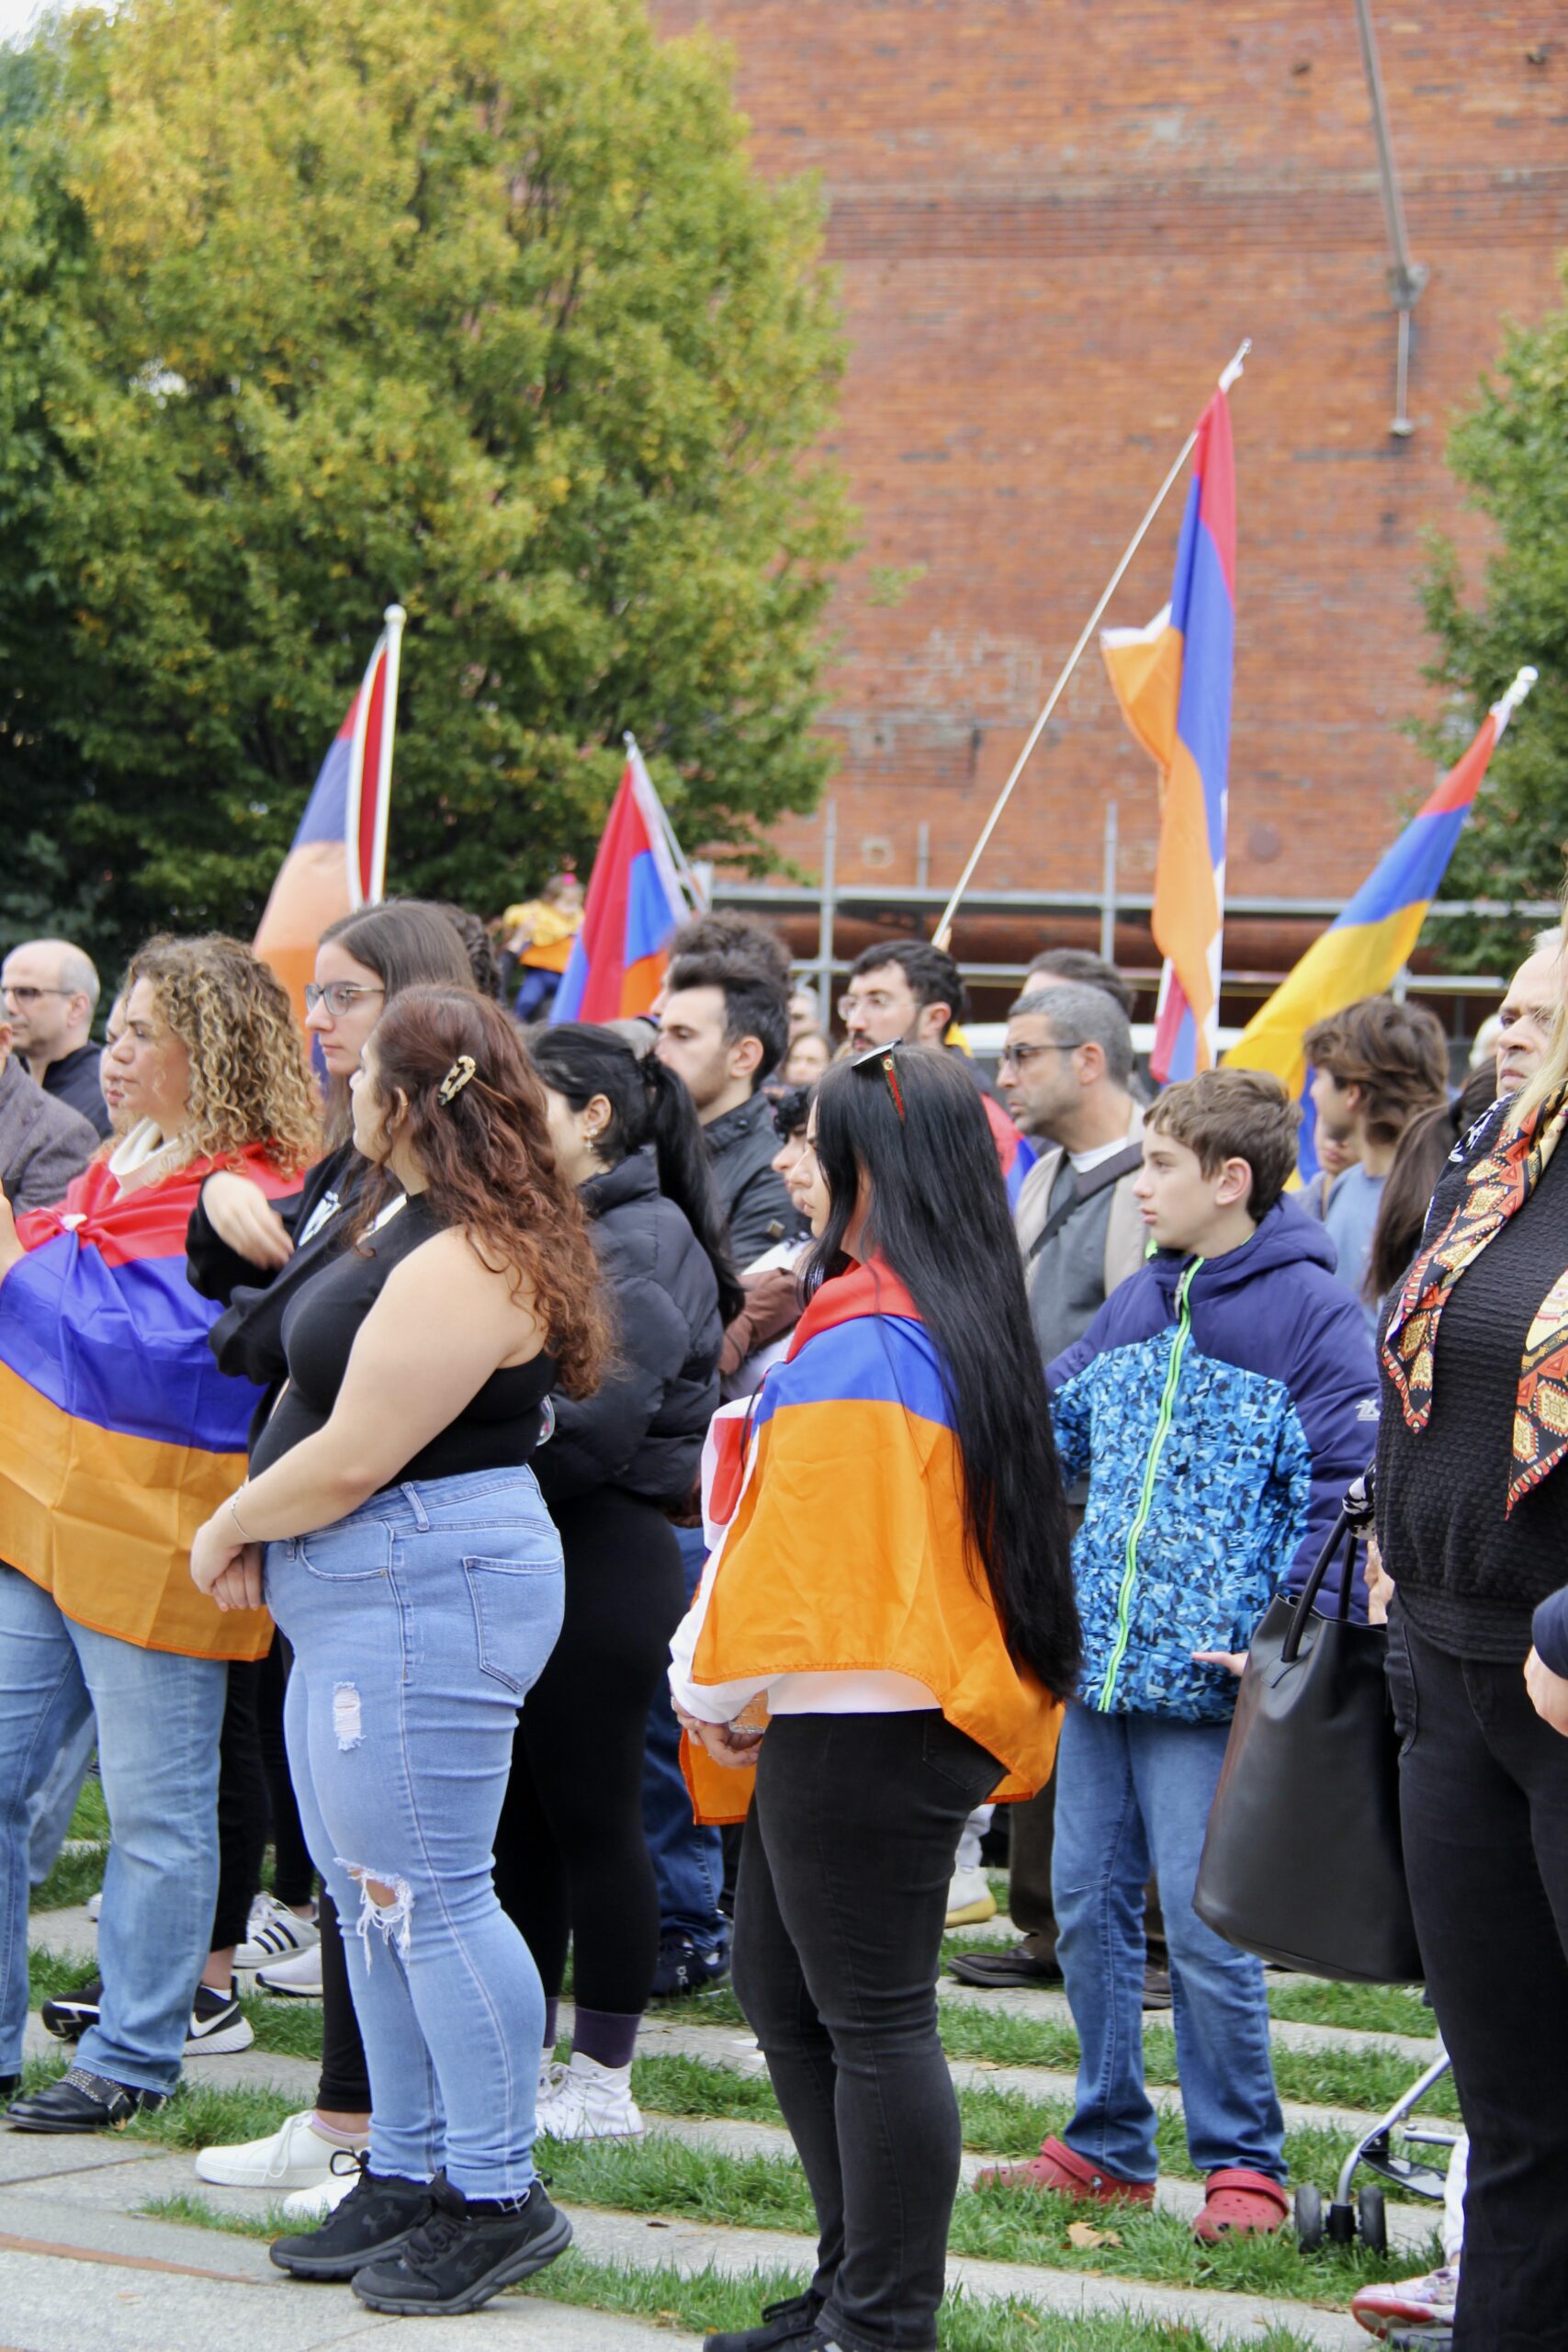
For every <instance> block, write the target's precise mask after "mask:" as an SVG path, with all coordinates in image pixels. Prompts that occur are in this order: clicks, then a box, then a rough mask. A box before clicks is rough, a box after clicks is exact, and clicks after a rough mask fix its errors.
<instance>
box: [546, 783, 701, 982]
mask: <svg viewBox="0 0 1568 2352" xmlns="http://www.w3.org/2000/svg"><path fill="white" fill-rule="evenodd" d="M696 897H697V893H696V886H695V884H694V881H693V879H692V875H691V869H690V867H689V866H688V865H686V862H685V860H684V858H682V855H681V852H680V848H679V845H678V844H677V842H676V840H675V836H674V834H673V833H672V832H671V829H670V820H669V819H668V817H666V815H665V814H664V810H663V809H662V807H661V806H660V798H659V795H658V793H657V792H655V790H654V788H653V780H652V778H651V777H650V776H649V773H648V769H647V767H646V766H645V765H644V763H643V756H642V753H641V752H639V751H638V750H637V745H636V743H635V742H633V741H631V739H630V737H629V736H628V738H627V739H626V766H625V768H624V769H623V770H622V773H621V781H620V786H619V788H618V790H617V791H616V794H615V799H614V801H613V802H612V803H611V806H610V820H609V822H608V824H607V825H606V826H605V828H604V838H603V840H602V841H601V842H600V843H599V849H598V853H597V854H596V856H595V857H594V860H593V871H592V874H591V875H590V876H589V878H588V896H587V899H586V901H585V903H584V907H583V914H582V928H581V931H580V932H579V933H578V934H577V937H576V939H575V940H574V941H573V943H572V950H571V959H570V962H569V964H568V965H567V967H566V975H565V978H563V979H562V981H561V984H560V986H559V988H558V989H557V990H556V993H555V1000H554V1002H553V1003H552V1004H551V1007H550V1019H551V1021H552V1022H556V1021H618V1020H620V1019H622V1018H623V1017H624V1016H626V1015H627V1014H629V1013H635V1012H648V1011H649V1008H650V1007H651V1006H652V1004H653V1001H654V1000H655V998H656V997H657V996H658V994H659V990H660V986H661V984H662V982H663V978H664V949H665V944H666V943H667V942H668V940H669V937H670V934H671V932H672V931H673V930H674V929H675V927H676V925H677V923H679V922H682V919H683V918H684V917H685V916H686V915H688V914H690V913H691V911H692V910H693V908H694V904H695V902H696Z"/></svg>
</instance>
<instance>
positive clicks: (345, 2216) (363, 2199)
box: [272, 2163, 435, 2279]
mask: <svg viewBox="0 0 1568 2352" xmlns="http://www.w3.org/2000/svg"><path fill="white" fill-rule="evenodd" d="M434 2211H435V2198H434V2192H433V2190H432V2188H431V2185H430V2183H429V2181H428V2180H403V2179H400V2177H399V2176H398V2175H397V2174H396V2173H389V2174H388V2175H387V2176H386V2177H385V2178H384V2179H383V2178H381V2177H378V2175H377V2174H375V2173H373V2172H372V2171H371V2170H370V2169H369V2167H368V2165H365V2164H363V2163H362V2164H361V2165H360V2167H359V2178H358V2179H357V2180H356V2181H355V2184H354V2187H353V2188H351V2189H350V2190H349V2192H348V2195H347V2196H346V2197H345V2198H344V2200H343V2203H342V2204H341V2205H339V2206H337V2207H336V2208H335V2209H334V2211H332V2212H331V2213H329V2214H328V2215H327V2218H326V2220H325V2221H324V2222H322V2223H321V2228H320V2229H319V2230H307V2231H306V2232H305V2233H303V2235H302V2236H300V2237H297V2238H275V2239H274V2240H273V2243H272V2258H273V2260H274V2262H276V2265H277V2267H278V2268H279V2269H280V2270H287V2271H288V2275H289V2277H290V2278H330V2279H344V2278H353V2277H354V2275H355V2272H356V2271H359V2270H363V2269H364V2267H365V2265H366V2264H367V2262H376V2261H378V2260H379V2259H380V2258H381V2257H382V2256H384V2255H391V2254H396V2253H397V2251H398V2248H399V2247H400V2245H402V2243H403V2241H404V2240H405V2238H407V2237H408V2236H409V2235H410V2234H411V2233H412V2232H413V2231H414V2230H417V2229H418V2227H419V2225H420V2223H421V2222H428V2221H429V2219H430V2217H431V2215H432V2214H433V2213H434Z"/></svg>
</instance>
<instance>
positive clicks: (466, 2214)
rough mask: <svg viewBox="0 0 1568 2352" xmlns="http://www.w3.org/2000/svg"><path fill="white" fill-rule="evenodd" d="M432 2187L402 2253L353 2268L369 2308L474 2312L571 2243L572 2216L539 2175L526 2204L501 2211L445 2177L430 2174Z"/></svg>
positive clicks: (416, 2312)
mask: <svg viewBox="0 0 1568 2352" xmlns="http://www.w3.org/2000/svg"><path fill="white" fill-rule="evenodd" d="M433 2193H434V2198H435V2204H436V2210H435V2212H434V2214H433V2215H432V2217H431V2219H430V2220H429V2221H428V2222H423V2223H422V2224H421V2226H420V2227H419V2228H418V2229H417V2230H415V2231H413V2232H412V2233H411V2235H410V2237H409V2238H408V2240H407V2243H406V2244H405V2245H404V2246H403V2249H402V2251H401V2253H400V2254H397V2255H394V2256H392V2257H391V2259H390V2260H389V2261H383V2262H376V2263H372V2264H371V2265H370V2266H369V2267H367V2268H366V2269H364V2270H359V2271H356V2272H355V2278H354V2291H355V2294H356V2295H357V2296H358V2298H359V2300H360V2301H361V2302H362V2303H365V2304H367V2305H368V2307H369V2308H370V2310H371V2311H373V2312H410V2313H412V2314H414V2315H425V2314H428V2315H430V2316H432V2317H436V2316H440V2315H442V2314H444V2313H446V2312H477V2311H478V2310H479V2305H480V2304H481V2303H488V2302H489V2301H490V2299H491V2296H492V2295H498V2294H499V2293H500V2292H501V2290H502V2288H503V2287H511V2286H514V2285H515V2284H516V2282H517V2280H518V2279H519V2278H530V2277H531V2276H532V2274H533V2273H534V2272H535V2271H536V2270H542V2269H543V2268H544V2267H545V2265H546V2264H547V2262H553V2261H554V2260H555V2258H556V2256H557V2255H558V2254H564V2253H565V2252H566V2249H567V2247H568V2246H569V2245H570V2244H571V2223H570V2222H569V2221H568V2220H567V2218H566V2215H565V2214H564V2213H562V2212H560V2211H558V2209H557V2208H556V2207H555V2206H554V2205H552V2204H551V2203H550V2200H549V2199H548V2198H547V2196H546V2194H545V2192H544V2189H543V2188H542V2187H541V2186H540V2184H539V2182H538V2181H536V2182H535V2183H534V2186H533V2188H531V2189H530V2190H529V2191H528V2197H527V2201H526V2202H525V2204H522V2205H518V2206H513V2207H511V2208H509V2209H504V2210H502V2211H497V2210H496V2209H495V2208H494V2207H493V2206H490V2205H484V2206H480V2207H479V2209H477V2210H476V2209H475V2208H474V2207H473V2206H470V2205H469V2203H468V2200H467V2199H466V2198H464V2197H463V2196H462V2195H461V2194H460V2193H459V2191H458V2190H457V2189H456V2188H453V2187H452V2185H451V2183H450V2182H449V2181H447V2180H446V2179H445V2178H440V2177H438V2178H437V2179H436V2180H435V2181H434V2184H433Z"/></svg>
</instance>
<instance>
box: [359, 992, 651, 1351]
mask: <svg viewBox="0 0 1568 2352" xmlns="http://www.w3.org/2000/svg"><path fill="white" fill-rule="evenodd" d="M367 1059H368V1060H369V1061H370V1062H371V1063H372V1064H373V1067H374V1075H375V1080H376V1084H377V1089H378V1092H379V1093H380V1094H381V1095H382V1097H383V1098H384V1099H387V1100H389V1099H390V1098H391V1097H393V1096H394V1095H396V1094H401V1095H402V1097H403V1099H404V1102H405V1103H406V1105H407V1108H406V1110H405V1111H404V1113H403V1114H402V1117H401V1123H400V1130H399V1140H400V1142H402V1143H405V1144H406V1146H407V1148H408V1149H409V1150H410V1151H411V1152H412V1155H413V1157H414V1158H415V1159H417V1160H418V1162H419V1165H420V1167H421V1168H422V1170H423V1172H424V1176H425V1180H426V1184H427V1188H428V1189H427V1192H426V1195H425V1197H426V1198H427V1200H428V1201H429V1203H430V1205H431V1207H432V1208H433V1209H434V1212H435V1215H436V1216H437V1217H438V1218H439V1219H440V1220H441V1221H442V1223H443V1224H446V1225H455V1226H459V1227H461V1228H462V1230H463V1232H464V1233H465V1234H466V1235H467V1237H468V1242H469V1244H470V1246H471V1248H472V1249H473V1250H475V1252H476V1254H477V1255H479V1257H480V1258H482V1259H483V1260H484V1261H485V1262H486V1264H499V1265H500V1266H502V1268H504V1269H505V1270H507V1271H508V1272H510V1273H511V1274H512V1276H513V1286H514V1287H515V1288H517V1289H523V1288H526V1289H527V1290H528V1291H529V1292H530V1293H531V1294H532V1296H533V1303H534V1310H535V1313H536V1315H537V1317H538V1320H539V1324H540V1328H541V1329H543V1331H544V1334H545V1345H546V1347H547V1349H548V1351H549V1352H550V1354H551V1355H553V1356H554V1357H555V1359H556V1362H557V1364H558V1367H559V1374H560V1386H561V1387H562V1389H563V1390H564V1391H565V1393H566V1394H567V1396H569V1397H588V1396H592V1392H593V1390H594V1389H595V1388H596V1387H597V1386H598V1385H599V1383H600V1381H601V1379H602V1378H603V1377H604V1371H605V1367H606V1366H607V1364H608V1363H609V1361H610V1352H611V1351H610V1327H609V1322H608V1319H607V1317H606V1312H605V1307H604V1295H603V1292H602V1289H601V1285H600V1276H599V1265H598V1261H597V1259H596V1257H595V1255H594V1251H593V1244H592V1240H591V1239H590V1238H589V1230H588V1220H587V1217H586V1216H584V1214H583V1210H582V1204H581V1201H580V1200H579V1199H578V1195H577V1187H576V1186H575V1185H574V1184H571V1183H570V1182H568V1181H567V1179H566V1177H565V1176H563V1175H562V1174H561V1172H560V1170H559V1169H558V1167H557V1165H556V1154H555V1147H554V1145H553V1144H552V1143H551V1141H550V1136H549V1128H548V1126H547V1123H546V1116H545V1095H544V1089H543V1088H542V1087H541V1085H540V1084H539V1080H538V1079H537V1077H536V1075H535V1072H534V1069H533V1065H532V1064H531V1063H530V1061H529V1059H528V1055H527V1051H526V1049H525V1046H524V1043H523V1039H522V1036H521V1035H520V1033H519V1031H518V1029H517V1026H516V1023H514V1022H513V1021H512V1020H510V1019H509V1018H508V1016H507V1015H506V1014H505V1013H504V1012H502V1009H501V1007H500V1006H499V1005H498V1004H491V1002H489V1001H488V1000H487V999H486V998H484V997H481V996H479V995H478V994H476V993H475V991H474V990H473V989H468V988H431V987H414V988H407V989H400V990H399V991H398V993H397V995H396V996H395V997H394V998H393V999H392V1001H391V1002H390V1003H389V1005H388V1007H387V1010H386V1012H384V1013H383V1014H382V1015H381V1018H380V1020H379V1021H378V1023H377V1024H376V1028H375V1031H374V1034H373V1035H372V1036H371V1039H370V1043H369V1046H368V1047H367ZM465 1061H468V1062H471V1064H472V1066H473V1075H472V1077H471V1078H468V1079H467V1080H466V1081H465V1083H464V1084H462V1085H461V1086H460V1087H458V1088H457V1090H456V1091H451V1092H450V1093H449V1094H448V1097H447V1099H446V1101H443V1100H442V1092H441V1090H442V1087H443V1086H444V1085H446V1084H447V1083H448V1082H449V1081H450V1080H451V1079H452V1077H453V1076H454V1075H455V1074H460V1073H461V1072H462V1070H463V1069H464V1065H465ZM391 1189H392V1184H391V1179H390V1178H389V1175H388V1173H387V1171H386V1170H385V1169H384V1168H377V1169H374V1170H372V1171H371V1173H370V1175H369V1176H368V1177H367V1181H366V1182H365V1184H364V1186H363V1187H362V1190H361V1196H360V1203H359V1208H358V1213H357V1215H356V1216H355V1224H354V1228H353V1231H354V1238H355V1239H356V1240H357V1239H359V1238H362V1237H363V1235H364V1234H365V1233H366V1232H367V1230H368V1228H369V1227H370V1226H371V1225H372V1224H373V1223H374V1221H375V1218H376V1216H378V1212H379V1211H380V1209H381V1208H382V1207H383V1206H384V1205H385V1204H386V1201H387V1200H388V1198H389V1193H390V1192H391Z"/></svg>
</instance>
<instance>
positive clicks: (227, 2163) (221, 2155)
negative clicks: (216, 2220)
mask: <svg viewBox="0 0 1568 2352" xmlns="http://www.w3.org/2000/svg"><path fill="white" fill-rule="evenodd" d="M340 2153H342V2154H346V2153H347V2152H346V2150H344V2145H343V2142H342V2141H341V2140H328V2139H325V2138H323V2136H322V2134H321V2132H320V2131H317V2129H316V2119H315V2115H314V2112H313V2110H312V2109H310V2108H308V2107H307V2108H305V2109H302V2110H301V2112H300V2113H299V2114H298V2115H291V2116H289V2118H288V2120H287V2122H284V2123H280V2124H279V2125H278V2127H277V2130H276V2131H270V2132H269V2133H268V2134H267V2136H266V2138H265V2140H242V2141H241V2142H239V2143H238V2144H237V2145H235V2146H233V2147H231V2148H203V2150H202V2151H201V2154H199V2155H198V2156H197V2160H196V2177H197V2180H210V2181H214V2182H216V2183H217V2185H218V2186H219V2188H319V2187H320V2186H321V2183H322V2182H323V2181H326V2180H330V2179H332V2178H333V2177H334V2176H333V2168H332V2166H333V2156H334V2155H337V2154H340ZM353 2177H354V2176H353V2175H352V2174H351V2175H350V2178H351V2179H352V2178H353Z"/></svg>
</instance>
